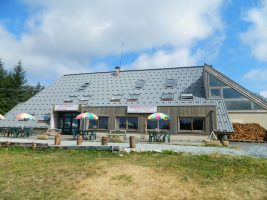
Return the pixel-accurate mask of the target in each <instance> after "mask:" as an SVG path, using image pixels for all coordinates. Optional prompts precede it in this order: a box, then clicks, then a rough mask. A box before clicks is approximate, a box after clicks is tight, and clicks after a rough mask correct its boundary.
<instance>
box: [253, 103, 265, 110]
mask: <svg viewBox="0 0 267 200" xmlns="http://www.w3.org/2000/svg"><path fill="white" fill-rule="evenodd" d="M253 104H254V110H264V108H263V107H261V106H259V105H258V104H256V103H253Z"/></svg>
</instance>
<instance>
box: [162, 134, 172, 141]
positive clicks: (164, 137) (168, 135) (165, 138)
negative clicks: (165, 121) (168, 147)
mask: <svg viewBox="0 0 267 200" xmlns="http://www.w3.org/2000/svg"><path fill="white" fill-rule="evenodd" d="M166 140H168V143H170V142H171V134H170V133H169V132H165V133H164V136H163V142H165V141H166Z"/></svg>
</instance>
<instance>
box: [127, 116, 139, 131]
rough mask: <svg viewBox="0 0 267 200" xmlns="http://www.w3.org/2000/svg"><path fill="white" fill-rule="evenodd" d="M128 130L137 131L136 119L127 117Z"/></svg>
mask: <svg viewBox="0 0 267 200" xmlns="http://www.w3.org/2000/svg"><path fill="white" fill-rule="evenodd" d="M128 129H138V118H137V117H128Z"/></svg>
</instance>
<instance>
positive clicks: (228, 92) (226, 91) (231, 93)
mask: <svg viewBox="0 0 267 200" xmlns="http://www.w3.org/2000/svg"><path fill="white" fill-rule="evenodd" d="M223 98H226V99H234V98H245V97H244V96H243V95H241V94H240V93H239V92H237V91H235V90H233V89H232V88H223Z"/></svg>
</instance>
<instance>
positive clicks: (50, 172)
mask: <svg viewBox="0 0 267 200" xmlns="http://www.w3.org/2000/svg"><path fill="white" fill-rule="evenodd" d="M0 158H1V159H0V199H77V198H79V199H267V198H266V197H267V187H266V185H267V160H266V159H257V158H251V157H230V156H222V155H219V154H214V155H211V156H208V155H190V154H178V153H174V152H172V151H164V152H162V153H142V154H137V153H130V154H123V155H122V156H121V155H119V154H113V153H109V152H92V151H78V150H35V151H33V150H31V149H22V148H9V149H5V148H0Z"/></svg>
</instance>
